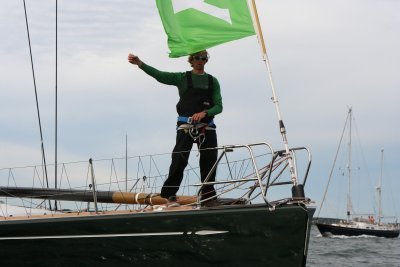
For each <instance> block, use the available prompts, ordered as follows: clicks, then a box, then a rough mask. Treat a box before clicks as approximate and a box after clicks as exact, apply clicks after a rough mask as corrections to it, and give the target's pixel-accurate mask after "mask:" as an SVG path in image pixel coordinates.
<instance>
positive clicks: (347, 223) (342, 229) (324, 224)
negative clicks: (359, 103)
mask: <svg viewBox="0 0 400 267" xmlns="http://www.w3.org/2000/svg"><path fill="white" fill-rule="evenodd" d="M351 122H352V109H351V108H350V109H349V112H348V117H347V120H346V127H349V128H348V130H349V131H348V132H349V144H348V148H349V157H348V159H349V160H348V166H347V171H348V179H349V181H348V192H347V219H332V218H316V219H315V223H316V225H317V227H318V230H319V231H320V232H321V234H322V235H323V236H331V235H339V236H361V235H369V236H377V237H388V238H393V237H398V236H399V233H400V225H399V224H398V223H384V222H382V220H381V219H382V218H383V215H382V207H381V185H382V168H383V150H382V157H381V158H382V160H381V175H380V179H379V185H378V186H377V191H378V202H379V203H378V206H379V213H378V216H377V218H378V219H377V220H375V217H374V215H373V214H369V215H368V216H367V217H360V216H357V215H353V214H352V213H351V209H352V204H351V191H350V185H351ZM344 134H345V131H343V134H342V137H341V139H340V140H343V135H344ZM339 147H340V145H339ZM338 151H339V150H338ZM328 186H329V183H328ZM327 189H328V188H327ZM326 192H327V190H326V191H325V194H326ZM324 198H325V196H324ZM322 204H323V203H322ZM322 204H321V207H322Z"/></svg>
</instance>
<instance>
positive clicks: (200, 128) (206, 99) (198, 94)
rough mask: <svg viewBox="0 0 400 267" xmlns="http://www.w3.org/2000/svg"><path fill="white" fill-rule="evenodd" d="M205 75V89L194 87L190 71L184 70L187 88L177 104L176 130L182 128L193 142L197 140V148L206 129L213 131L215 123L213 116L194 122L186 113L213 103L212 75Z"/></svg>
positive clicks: (196, 110) (203, 108)
mask: <svg viewBox="0 0 400 267" xmlns="http://www.w3.org/2000/svg"><path fill="white" fill-rule="evenodd" d="M207 75H208V88H207V90H203V89H194V88H193V81H192V73H191V72H190V71H188V72H186V77H187V88H188V90H187V92H186V93H185V95H184V96H183V97H182V98H181V99H180V100H179V102H178V104H177V112H178V114H179V116H178V123H177V125H178V126H177V130H178V131H179V130H184V131H185V133H188V134H189V136H190V137H191V138H192V139H193V142H198V145H199V148H200V147H201V145H202V144H203V143H204V141H205V132H206V130H214V131H215V124H214V120H213V118H214V117H208V118H207V120H205V121H204V119H203V121H204V122H203V121H201V122H196V123H194V122H193V121H192V117H189V116H187V115H189V114H190V115H192V114H194V113H196V112H200V111H202V110H205V109H206V108H209V107H211V106H212V105H213V103H212V92H213V89H214V86H213V77H212V76H211V75H210V74H207ZM196 98H198V99H196ZM201 102H202V103H201Z"/></svg>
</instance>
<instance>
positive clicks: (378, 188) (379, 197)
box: [376, 148, 384, 224]
mask: <svg viewBox="0 0 400 267" xmlns="http://www.w3.org/2000/svg"><path fill="white" fill-rule="evenodd" d="M383 152H384V149H383V148H382V149H381V174H380V176H379V182H378V186H377V187H376V191H378V223H379V224H380V223H381V218H382V176H383Z"/></svg>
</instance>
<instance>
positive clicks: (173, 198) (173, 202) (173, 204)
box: [165, 196, 181, 208]
mask: <svg viewBox="0 0 400 267" xmlns="http://www.w3.org/2000/svg"><path fill="white" fill-rule="evenodd" d="M165 205H166V206H167V207H171V208H172V207H179V206H180V205H181V204H179V203H178V202H177V199H176V196H170V197H169V198H168V202H167V204H165Z"/></svg>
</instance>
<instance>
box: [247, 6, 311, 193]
mask: <svg viewBox="0 0 400 267" xmlns="http://www.w3.org/2000/svg"><path fill="white" fill-rule="evenodd" d="M251 7H252V10H253V22H254V24H255V27H256V32H257V37H258V40H259V43H260V46H261V53H262V58H263V61H264V63H265V66H266V68H267V72H268V77H269V82H270V85H271V89H272V101H273V103H274V105H275V110H276V113H277V115H278V121H279V129H280V133H281V136H282V140H283V144H284V147H285V151H286V154H287V155H288V163H289V170H290V175H291V180H292V183H293V188H292V193H293V197H304V190H303V187H302V185H298V181H297V177H296V170H295V164H294V161H293V155H292V153H291V151H290V150H289V144H288V140H287V136H286V128H285V125H284V123H283V119H282V114H281V111H280V106H279V99H278V96H277V94H276V90H275V84H274V81H273V79H272V71H271V64H270V62H269V59H268V54H267V49H266V46H265V42H264V36H263V33H262V29H261V26H260V20H259V17H258V12H257V7H256V3H255V0H251Z"/></svg>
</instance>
